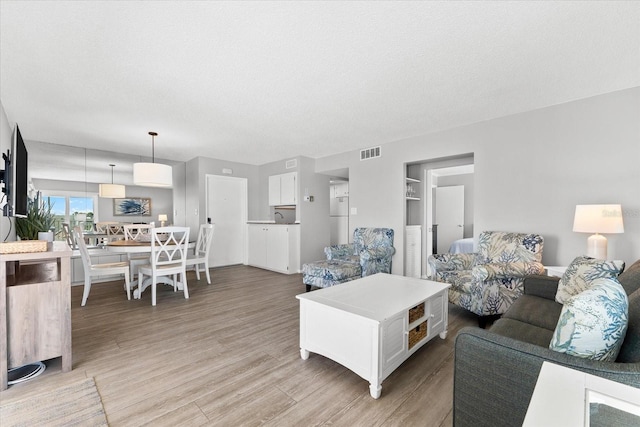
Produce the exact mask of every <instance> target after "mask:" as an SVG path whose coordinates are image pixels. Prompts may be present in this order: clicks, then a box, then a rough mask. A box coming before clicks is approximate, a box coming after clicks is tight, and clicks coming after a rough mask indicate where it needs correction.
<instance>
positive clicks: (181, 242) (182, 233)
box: [138, 227, 189, 305]
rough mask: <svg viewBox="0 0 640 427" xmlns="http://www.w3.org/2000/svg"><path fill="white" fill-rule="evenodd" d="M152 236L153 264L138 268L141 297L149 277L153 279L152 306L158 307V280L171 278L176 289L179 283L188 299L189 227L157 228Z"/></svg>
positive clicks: (152, 231)
mask: <svg viewBox="0 0 640 427" xmlns="http://www.w3.org/2000/svg"><path fill="white" fill-rule="evenodd" d="M150 234H151V260H150V261H151V263H150V264H147V265H141V266H139V267H138V289H140V292H139V294H138V295H139V297H142V290H144V286H143V283H144V280H145V276H149V278H150V279H151V305H156V293H157V289H156V288H157V286H156V285H157V283H158V279H159V278H169V277H170V276H171V277H172V280H173V282H172V283H173V286H174V289H176V288H177V287H178V283H181V284H182V286H183V291H184V297H185V299H188V298H189V288H188V287H187V263H186V261H187V245H188V243H189V227H155V228H153V229H152V230H151V233H150ZM178 279H180V280H178Z"/></svg>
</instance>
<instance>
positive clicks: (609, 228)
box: [573, 205, 624, 234]
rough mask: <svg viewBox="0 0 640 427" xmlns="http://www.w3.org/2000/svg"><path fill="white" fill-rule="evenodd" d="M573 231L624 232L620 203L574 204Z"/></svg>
mask: <svg viewBox="0 0 640 427" xmlns="http://www.w3.org/2000/svg"><path fill="white" fill-rule="evenodd" d="M573 231H575V232H578V233H603V234H613V233H624V224H623V222H622V207H621V206H620V205H576V213H575V216H574V218H573Z"/></svg>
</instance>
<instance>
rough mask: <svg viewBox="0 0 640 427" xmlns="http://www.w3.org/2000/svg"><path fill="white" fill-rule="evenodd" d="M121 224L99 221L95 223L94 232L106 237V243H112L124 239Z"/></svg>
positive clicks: (122, 225)
mask: <svg viewBox="0 0 640 427" xmlns="http://www.w3.org/2000/svg"><path fill="white" fill-rule="evenodd" d="M125 225H126V224H123V223H121V222H117V221H101V222H96V223H95V227H96V232H97V233H102V234H106V235H107V239H106V240H107V242H113V241H114V240H122V239H123V238H124V226H125Z"/></svg>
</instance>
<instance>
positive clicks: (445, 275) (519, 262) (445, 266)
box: [428, 231, 544, 326]
mask: <svg viewBox="0 0 640 427" xmlns="http://www.w3.org/2000/svg"><path fill="white" fill-rule="evenodd" d="M543 246H544V239H543V238H542V236H540V235H538V234H524V233H507V232H502V231H484V232H482V233H480V236H479V239H478V251H477V252H476V253H472V254H468V253H467V254H438V255H431V256H429V258H428V262H429V266H430V267H431V270H432V279H434V280H436V281H438V282H446V283H450V284H451V287H450V288H449V302H451V303H453V304H456V305H459V306H460V307H462V308H465V309H467V310H469V311H471V312H473V313H475V314H477V315H479V316H481V318H480V324H481V326H482V325H483V324H484V320H486V318H484V316H495V315H499V314H502V313H504V312H505V311H507V309H508V308H509V307H510V306H511V304H513V302H514V301H515V300H516V299H518V297H520V295H522V292H523V282H524V278H525V277H526V276H529V275H532V274H544V267H543V266H542V263H541V261H542V248H543Z"/></svg>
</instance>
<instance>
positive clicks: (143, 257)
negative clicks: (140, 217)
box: [122, 224, 153, 279]
mask: <svg viewBox="0 0 640 427" xmlns="http://www.w3.org/2000/svg"><path fill="white" fill-rule="evenodd" d="M152 228H153V225H151V224H124V225H123V226H122V230H123V232H124V240H135V241H140V242H149V241H150V240H151V229H152ZM127 259H128V260H129V265H130V271H129V273H130V275H131V279H134V278H135V277H136V276H137V274H138V268H139V267H140V266H141V265H144V264H148V263H149V254H133V253H128V254H127Z"/></svg>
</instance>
